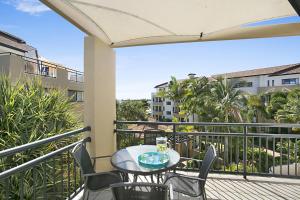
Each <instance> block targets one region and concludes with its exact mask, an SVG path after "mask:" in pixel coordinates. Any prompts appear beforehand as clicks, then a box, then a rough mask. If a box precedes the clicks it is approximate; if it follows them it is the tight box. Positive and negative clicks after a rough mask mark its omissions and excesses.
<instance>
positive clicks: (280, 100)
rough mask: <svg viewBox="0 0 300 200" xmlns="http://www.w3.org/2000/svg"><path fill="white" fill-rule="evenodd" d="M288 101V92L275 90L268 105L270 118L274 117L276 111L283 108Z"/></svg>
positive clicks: (267, 110)
mask: <svg viewBox="0 0 300 200" xmlns="http://www.w3.org/2000/svg"><path fill="white" fill-rule="evenodd" d="M286 102H287V94H286V93H285V92H274V93H272V94H271V100H270V103H269V104H268V106H267V107H266V112H267V113H268V115H269V118H272V119H274V116H275V115H276V112H277V111H278V110H280V109H282V108H283V106H284V105H285V104H286Z"/></svg>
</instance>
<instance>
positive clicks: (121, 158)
mask: <svg viewBox="0 0 300 200" xmlns="http://www.w3.org/2000/svg"><path fill="white" fill-rule="evenodd" d="M156 151H157V150H156V146H155V145H138V146H130V147H127V148H125V149H121V150H119V151H117V152H115V153H114V154H113V155H112V157H111V164H112V166H114V167H115V168H116V169H118V170H120V171H123V172H126V173H132V174H134V175H152V174H158V173H161V172H164V171H168V170H170V169H173V168H174V167H176V165H177V164H178V163H179V161H180V155H179V153H178V152H176V151H175V150H173V149H168V150H167V153H168V155H169V162H168V164H167V165H166V166H165V167H162V168H158V169H149V168H145V167H143V166H141V165H140V164H139V161H138V156H139V155H141V154H143V153H146V152H156Z"/></svg>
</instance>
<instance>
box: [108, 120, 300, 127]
mask: <svg viewBox="0 0 300 200" xmlns="http://www.w3.org/2000/svg"><path fill="white" fill-rule="evenodd" d="M114 123H115V124H138V125H139V124H143V125H170V126H171V125H176V126H177V125H191V126H192V125H194V126H240V127H243V126H247V127H266V128H267V127H268V128H272V127H274V128H300V124H288V123H220V122H149V121H118V120H117V121H114Z"/></svg>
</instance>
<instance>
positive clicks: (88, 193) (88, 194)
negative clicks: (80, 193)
mask: <svg viewBox="0 0 300 200" xmlns="http://www.w3.org/2000/svg"><path fill="white" fill-rule="evenodd" d="M89 196H90V192H89V191H87V198H86V199H87V200H89Z"/></svg>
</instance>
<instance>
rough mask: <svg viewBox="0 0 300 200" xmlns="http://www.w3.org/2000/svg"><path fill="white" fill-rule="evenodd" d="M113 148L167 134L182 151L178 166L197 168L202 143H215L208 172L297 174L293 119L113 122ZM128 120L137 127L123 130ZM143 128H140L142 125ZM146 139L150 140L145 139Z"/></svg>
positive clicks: (299, 161)
mask: <svg viewBox="0 0 300 200" xmlns="http://www.w3.org/2000/svg"><path fill="white" fill-rule="evenodd" d="M115 124H116V127H117V128H116V130H115V132H116V133H117V144H118V148H124V147H126V146H131V145H137V144H155V138H156V137H158V136H166V137H168V139H169V141H170V143H171V144H172V148H174V149H176V150H177V151H178V152H179V153H180V154H181V156H182V164H181V165H179V166H178V168H177V169H178V170H183V171H198V169H199V160H201V159H202V158H203V156H204V153H205V151H206V147H207V146H208V144H213V145H215V147H216V149H217V153H218V159H217V161H216V162H215V165H214V167H213V172H217V173H229V174H241V175H243V176H244V177H245V178H246V176H248V175H258V176H273V177H289V178H300V170H299V167H300V152H299V146H300V142H299V141H300V134H295V133H293V130H295V129H297V130H296V131H299V130H300V125H299V124H275V123H205V122H204V123H202V122H200V123H189V122H182V123H173V122H141V121H136V122H128V121H116V122H115ZM130 124H136V126H133V127H138V126H139V125H143V126H141V127H143V130H141V129H140V128H136V129H135V130H129V129H128V128H127V127H128V125H130ZM145 127H146V128H145ZM151 138H152V139H151Z"/></svg>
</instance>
